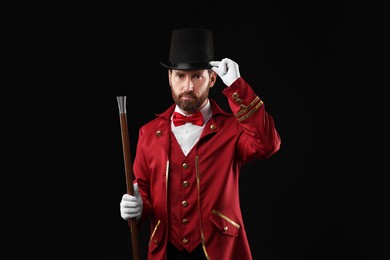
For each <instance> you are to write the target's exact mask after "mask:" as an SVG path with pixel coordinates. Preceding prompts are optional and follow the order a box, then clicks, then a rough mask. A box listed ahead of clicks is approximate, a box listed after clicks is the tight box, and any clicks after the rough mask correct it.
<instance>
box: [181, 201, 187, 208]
mask: <svg viewBox="0 0 390 260" xmlns="http://www.w3.org/2000/svg"><path fill="white" fill-rule="evenodd" d="M181 205H182V206H183V207H185V208H187V207H188V202H187V201H185V200H183V201H182V203H181Z"/></svg>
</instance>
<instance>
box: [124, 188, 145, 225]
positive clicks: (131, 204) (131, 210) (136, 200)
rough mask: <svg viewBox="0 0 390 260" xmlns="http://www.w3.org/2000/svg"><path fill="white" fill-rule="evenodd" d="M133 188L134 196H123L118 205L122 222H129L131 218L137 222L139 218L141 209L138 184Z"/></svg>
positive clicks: (141, 203)
mask: <svg viewBox="0 0 390 260" xmlns="http://www.w3.org/2000/svg"><path fill="white" fill-rule="evenodd" d="M133 187H134V196H132V195H129V194H124V195H123V196H122V200H121V203H120V212H121V217H122V218H123V219H124V220H130V219H132V218H136V220H139V219H140V218H141V214H142V207H143V202H142V197H141V194H140V193H139V190H138V184H137V183H135V184H134V185H133Z"/></svg>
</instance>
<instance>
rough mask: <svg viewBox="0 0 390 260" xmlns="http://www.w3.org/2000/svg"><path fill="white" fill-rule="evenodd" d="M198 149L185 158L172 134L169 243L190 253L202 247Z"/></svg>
mask: <svg viewBox="0 0 390 260" xmlns="http://www.w3.org/2000/svg"><path fill="white" fill-rule="evenodd" d="M195 147H196V146H194V147H193V148H192V150H191V151H190V153H189V154H188V155H187V156H185V155H184V153H183V152H182V150H181V148H180V145H179V144H178V142H177V140H176V138H175V136H174V134H173V133H172V132H171V145H170V149H171V151H170V162H171V164H170V176H169V177H170V178H169V184H168V187H169V188H168V189H169V191H168V192H169V195H168V212H169V214H168V215H169V216H170V218H169V220H168V221H169V227H171V228H170V229H169V234H168V235H169V241H170V242H171V243H172V244H174V245H175V246H176V247H177V248H178V249H179V250H182V249H183V248H184V249H186V250H187V251H189V252H191V251H192V250H193V249H195V248H196V247H197V246H198V245H199V244H200V243H201V238H200V237H201V232H200V227H199V224H200V219H199V211H198V199H197V198H198V196H197V194H198V190H197V186H196V172H195V155H196V148H195Z"/></svg>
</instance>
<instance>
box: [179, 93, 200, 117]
mask: <svg viewBox="0 0 390 260" xmlns="http://www.w3.org/2000/svg"><path fill="white" fill-rule="evenodd" d="M183 96H188V97H192V98H194V99H193V100H183V99H181V97H183ZM172 98H173V100H174V101H175V103H176V105H178V107H180V109H181V110H183V111H185V112H187V113H190V114H192V113H194V112H195V111H197V110H199V108H200V106H201V105H202V104H203V102H204V101H205V100H206V99H207V93H205V95H203V96H199V97H198V96H196V95H195V93H194V92H187V93H182V94H179V95H178V96H177V95H175V94H174V93H172Z"/></svg>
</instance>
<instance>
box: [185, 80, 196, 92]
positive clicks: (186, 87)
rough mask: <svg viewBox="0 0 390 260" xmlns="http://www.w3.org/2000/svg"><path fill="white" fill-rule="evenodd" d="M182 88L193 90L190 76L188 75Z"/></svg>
mask: <svg viewBox="0 0 390 260" xmlns="http://www.w3.org/2000/svg"><path fill="white" fill-rule="evenodd" d="M184 89H185V91H187V92H189V91H193V90H194V83H193V82H192V79H191V78H190V77H188V78H187V80H186V82H185V83H184Z"/></svg>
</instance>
